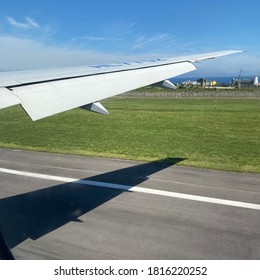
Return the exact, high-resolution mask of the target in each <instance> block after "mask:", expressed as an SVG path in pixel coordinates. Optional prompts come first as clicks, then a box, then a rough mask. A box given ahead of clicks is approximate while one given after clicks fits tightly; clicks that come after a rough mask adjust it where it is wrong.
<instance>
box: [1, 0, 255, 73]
mask: <svg viewBox="0 0 260 280" xmlns="http://www.w3.org/2000/svg"><path fill="white" fill-rule="evenodd" d="M0 3H1V10H0V61H1V63H0V70H1V71H5V70H17V69H18V70H20V69H32V68H46V67H62V66H74V65H84V64H92V63H100V62H103V63H104V62H118V61H123V60H129V61H131V60H134V59H136V58H140V57H142V58H145V57H158V56H159V57H167V56H176V55H183V54H193V53H200V52H211V51H219V50H226V49H239V50H240V49H242V50H246V53H243V54H238V55H234V56H230V57H225V58H221V59H218V60H215V61H209V62H203V63H201V65H199V66H198V67H199V70H198V71H197V73H196V75H197V76H199V75H204V76H207V75H208V76H209V75H235V74H238V72H239V71H240V69H243V73H244V75H254V74H257V75H259V74H260V48H259V47H260V36H259V26H260V17H259V11H260V1H259V0H247V1H241V0H236V1H228V0H225V1H223V0H216V1H213V0H208V1H206V0H198V1H194V0H161V1H156V0H154V1H146V0H139V1H136V0H129V1H128V0H126V1H107V0H95V1H87V0H74V1H69V0H68V1H67V0H66V1H64V0H63V1H61V0H55V1H53V0H52V1H51V0H45V1H35V0H34V1H33V0H27V1H26V0H20V1H17V0H0Z"/></svg>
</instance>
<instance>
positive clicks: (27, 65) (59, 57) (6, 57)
mask: <svg viewBox="0 0 260 280" xmlns="http://www.w3.org/2000/svg"><path fill="white" fill-rule="evenodd" d="M139 58H140V56H139V57H137V59H139ZM133 59H134V58H133V57H131V56H125V55H119V54H116V53H115V54H111V53H105V52H101V51H100V52H98V51H94V50H79V49H75V48H72V47H66V46H55V45H50V44H47V43H45V42H40V41H37V40H34V39H28V38H19V37H14V36H3V35H2V36H1V35H0V61H1V64H0V71H9V70H24V69H39V68H52V67H66V66H78V65H89V64H95V63H113V62H122V61H124V60H127V61H131V60H133Z"/></svg>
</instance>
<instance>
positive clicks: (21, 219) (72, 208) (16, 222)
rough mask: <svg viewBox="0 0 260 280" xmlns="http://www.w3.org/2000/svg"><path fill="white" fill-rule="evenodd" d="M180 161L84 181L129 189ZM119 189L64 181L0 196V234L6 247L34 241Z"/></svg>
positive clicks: (111, 195) (145, 166)
mask: <svg viewBox="0 0 260 280" xmlns="http://www.w3.org/2000/svg"><path fill="white" fill-rule="evenodd" d="M183 160H184V159H182V158H174V159H164V160H160V161H155V162H151V163H144V164H140V165H137V166H133V167H129V168H123V169H119V170H115V171H112V172H108V173H104V174H101V175H98V176H94V177H89V178H85V180H93V181H101V182H109V183H114V184H123V185H127V186H130V188H131V187H133V186H137V185H139V184H140V183H142V182H144V181H146V180H147V179H148V176H149V175H152V174H154V173H156V172H159V171H161V170H163V169H165V168H167V167H169V166H171V165H174V164H176V163H178V162H180V161H183ZM122 192H124V191H123V190H118V189H108V188H101V187H100V188H98V187H91V186H87V185H80V184H76V183H65V184H60V185H56V186H52V187H49V188H45V189H42V190H37V191H33V192H29V193H24V194H21V195H16V196H12V197H8V198H4V199H1V200H0V233H1V231H2V235H3V236H4V238H5V241H6V243H7V245H8V246H9V248H14V247H15V246H17V245H18V244H20V243H21V242H23V241H25V240H26V239H27V238H30V239H33V240H35V239H37V238H40V237H42V236H44V235H46V234H48V233H49V232H51V231H53V230H55V229H57V228H59V227H61V226H63V225H65V224H67V223H69V222H71V221H75V222H81V221H80V220H79V217H80V216H81V215H83V214H85V213H87V212H89V211H91V210H92V209H94V208H96V207H98V206H100V205H102V204H103V203H105V202H107V201H109V200H110V199H112V198H114V197H116V196H118V195H119V194H121V193H122ZM0 249H1V247H0ZM0 259H1V252H0Z"/></svg>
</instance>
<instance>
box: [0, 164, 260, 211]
mask: <svg viewBox="0 0 260 280" xmlns="http://www.w3.org/2000/svg"><path fill="white" fill-rule="evenodd" d="M0 172H2V173H7V174H13V175H19V176H25V177H31V178H37V179H44V180H52V181H58V182H65V183H74V184H80V185H88V186H95V187H103V188H111V189H119V190H123V191H130V192H139V193H147V194H153V195H159V196H167V197H173V198H181V199H186V200H193V201H200V202H206V203H213V204H220V205H227V206H233V207H240V208H247V209H254V210H260V204H252V203H247V202H241V201H235V200H226V199H219V198H213V197H205V196H198V195H190V194H184V193H176V192H169V191H162V190H155V189H148V188H142V187H132V186H127V185H120V184H112V183H106V182H98V181H91V180H80V179H75V178H68V177H60V176H53V175H45V174H39V173H32V172H24V171H19V170H12V169H6V168H0Z"/></svg>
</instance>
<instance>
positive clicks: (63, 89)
mask: <svg viewBox="0 0 260 280" xmlns="http://www.w3.org/2000/svg"><path fill="white" fill-rule="evenodd" d="M237 52H241V51H233V50H231V51H222V52H215V53H205V54H198V55H190V56H179V57H173V58H163V59H145V60H137V61H134V62H123V63H117V64H98V65H90V66H86V67H71V68H60V69H48V70H30V71H17V72H0V109H2V108H5V107H9V106H13V105H17V104H21V105H22V107H23V108H24V110H25V111H26V112H27V113H28V115H29V116H30V117H31V119H32V120H39V119H42V118H45V117H48V116H51V115H54V114H57V113H61V112H64V111H67V110H70V109H73V108H77V107H81V108H84V109H87V110H90V111H94V112H98V113H101V114H107V113H108V112H107V111H106V109H105V108H104V107H103V106H102V105H101V104H100V103H99V101H100V100H102V99H105V98H108V97H111V96H114V95H118V94H120V93H123V92H127V91H130V90H133V89H136V88H139V87H143V86H147V85H151V84H155V83H162V84H164V85H167V84H169V83H167V82H164V81H165V80H167V79H169V78H172V77H175V76H178V75H181V74H184V73H187V72H190V71H193V70H195V69H196V67H195V66H194V65H193V63H195V62H199V61H202V60H206V59H211V58H216V57H220V56H224V55H229V54H233V53H237Z"/></svg>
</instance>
